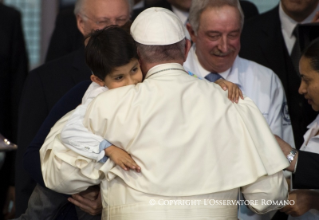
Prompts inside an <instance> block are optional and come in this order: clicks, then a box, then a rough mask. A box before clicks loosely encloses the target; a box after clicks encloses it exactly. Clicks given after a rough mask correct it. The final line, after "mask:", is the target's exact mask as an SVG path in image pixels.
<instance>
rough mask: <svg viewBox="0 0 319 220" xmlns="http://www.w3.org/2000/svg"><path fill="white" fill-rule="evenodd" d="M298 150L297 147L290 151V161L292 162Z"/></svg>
mask: <svg viewBox="0 0 319 220" xmlns="http://www.w3.org/2000/svg"><path fill="white" fill-rule="evenodd" d="M297 152H298V151H297V150H296V149H291V151H290V153H289V154H288V155H287V159H288V161H289V163H291V161H293V160H294V158H295V156H296V153H297Z"/></svg>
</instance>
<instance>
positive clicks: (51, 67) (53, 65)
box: [30, 51, 84, 75]
mask: <svg viewBox="0 0 319 220" xmlns="http://www.w3.org/2000/svg"><path fill="white" fill-rule="evenodd" d="M78 55H79V53H78V51H73V52H72V53H69V54H67V55H65V56H63V57H60V58H57V59H55V60H52V61H49V62H47V63H44V64H42V65H41V66H39V67H37V68H35V69H34V70H32V71H31V72H30V75H34V74H41V75H51V74H52V73H54V74H56V75H60V74H64V73H65V71H68V70H69V69H71V68H72V65H73V61H74V58H75V57H76V56H78ZM83 56H84V55H83Z"/></svg>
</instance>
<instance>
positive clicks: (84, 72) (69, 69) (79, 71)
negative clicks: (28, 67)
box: [16, 47, 91, 216]
mask: <svg viewBox="0 0 319 220" xmlns="http://www.w3.org/2000/svg"><path fill="white" fill-rule="evenodd" d="M90 74H91V71H90V70H89V68H88V67H87V65H86V64H85V60H84V48H83V47H82V48H80V49H79V50H77V51H74V52H73V53H71V54H69V55H67V56H64V57H62V58H60V59H57V60H55V61H52V62H49V63H47V64H44V65H42V66H40V67H39V68H37V69H35V70H33V71H31V72H30V74H29V76H28V78H27V81H26V83H25V86H24V89H23V95H22V98H21V103H20V109H19V131H18V146H19V149H18V151H17V160H16V182H17V184H16V215H17V216H20V215H21V214H22V213H24V212H25V210H26V208H27V203H28V199H29V197H30V195H31V193H32V191H33V188H34V186H35V182H34V181H33V180H32V179H31V178H30V176H29V174H27V173H26V172H25V170H24V167H23V156H24V153H25V151H26V149H27V147H28V146H29V144H30V143H31V141H32V140H33V138H34V137H35V135H36V134H37V132H38V130H39V128H40V126H41V124H42V123H43V121H44V120H45V118H46V116H47V115H48V114H49V112H50V110H51V109H52V107H53V106H54V104H55V103H56V102H57V101H58V100H59V99H60V98H61V97H62V96H63V95H64V94H65V93H66V92H67V91H68V90H69V89H71V88H72V87H73V86H75V85H76V84H77V83H79V82H81V81H83V80H88V79H89V77H90Z"/></svg>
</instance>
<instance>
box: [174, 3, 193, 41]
mask: <svg viewBox="0 0 319 220" xmlns="http://www.w3.org/2000/svg"><path fill="white" fill-rule="evenodd" d="M171 6H172V10H173V12H174V14H175V15H177V17H178V18H179V19H180V20H181V21H182V22H183V24H184V25H185V35H186V38H187V39H188V40H191V37H190V35H189V33H188V31H187V30H186V24H187V21H188V17H189V12H187V11H182V10H180V9H178V8H176V7H175V6H173V5H171Z"/></svg>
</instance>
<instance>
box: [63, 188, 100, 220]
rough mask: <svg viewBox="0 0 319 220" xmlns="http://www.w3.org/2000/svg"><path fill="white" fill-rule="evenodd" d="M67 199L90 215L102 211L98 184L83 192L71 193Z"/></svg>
mask: <svg viewBox="0 0 319 220" xmlns="http://www.w3.org/2000/svg"><path fill="white" fill-rule="evenodd" d="M68 200H69V202H71V203H73V204H74V205H76V206H78V207H79V208H80V209H81V210H82V211H84V212H86V213H88V214H90V215H99V214H101V213H102V209H103V207H102V200H101V194H100V186H91V187H89V188H88V189H87V190H85V191H83V192H80V193H78V194H74V195H72V197H70V198H68Z"/></svg>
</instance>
